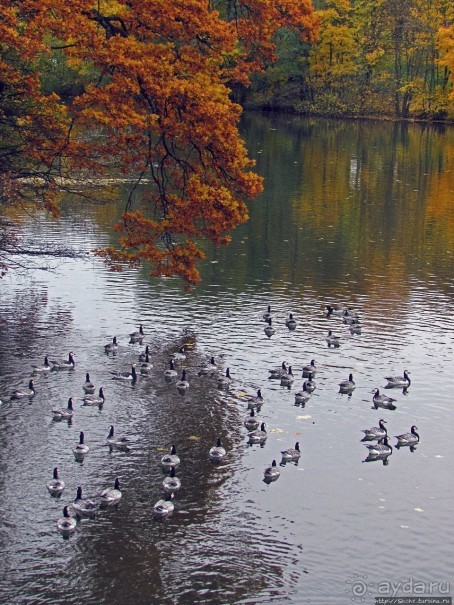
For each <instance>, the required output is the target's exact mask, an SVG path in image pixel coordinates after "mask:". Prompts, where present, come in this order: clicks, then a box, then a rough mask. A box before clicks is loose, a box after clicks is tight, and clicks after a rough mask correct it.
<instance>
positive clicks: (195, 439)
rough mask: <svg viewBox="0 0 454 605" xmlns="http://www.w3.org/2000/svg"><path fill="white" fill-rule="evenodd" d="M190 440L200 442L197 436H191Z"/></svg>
mask: <svg viewBox="0 0 454 605" xmlns="http://www.w3.org/2000/svg"><path fill="white" fill-rule="evenodd" d="M188 439H189V441H200V437H197V435H191V436H190V437H188Z"/></svg>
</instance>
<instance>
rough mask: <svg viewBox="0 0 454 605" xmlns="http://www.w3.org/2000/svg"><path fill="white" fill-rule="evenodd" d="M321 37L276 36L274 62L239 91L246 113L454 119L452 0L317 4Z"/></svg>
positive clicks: (348, 0)
mask: <svg viewBox="0 0 454 605" xmlns="http://www.w3.org/2000/svg"><path fill="white" fill-rule="evenodd" d="M314 4H315V8H316V13H315V14H316V15H317V16H318V18H319V19H320V27H319V33H318V39H317V41H316V42H314V43H307V42H302V41H301V39H300V38H299V37H298V35H297V34H295V32H291V31H289V30H281V31H279V32H278V33H277V35H276V42H277V55H278V61H277V62H276V63H274V64H270V65H269V67H268V68H267V69H266V71H265V72H264V73H262V74H260V75H257V76H255V77H254V79H253V83H252V86H251V87H250V88H247V89H241V90H240V89H237V90H236V93H237V100H239V101H240V102H241V103H242V104H244V105H245V106H249V107H260V108H265V109H287V110H292V111H295V112H298V113H301V114H310V115H321V116H339V117H341V116H354V117H360V116H381V117H385V116H388V117H392V118H403V119H405V118H410V119H411V118H413V119H424V120H453V119H454V93H453V81H452V74H453V71H454V26H453V20H454V3H453V2H452V0H324V1H323V0H319V1H315V2H314Z"/></svg>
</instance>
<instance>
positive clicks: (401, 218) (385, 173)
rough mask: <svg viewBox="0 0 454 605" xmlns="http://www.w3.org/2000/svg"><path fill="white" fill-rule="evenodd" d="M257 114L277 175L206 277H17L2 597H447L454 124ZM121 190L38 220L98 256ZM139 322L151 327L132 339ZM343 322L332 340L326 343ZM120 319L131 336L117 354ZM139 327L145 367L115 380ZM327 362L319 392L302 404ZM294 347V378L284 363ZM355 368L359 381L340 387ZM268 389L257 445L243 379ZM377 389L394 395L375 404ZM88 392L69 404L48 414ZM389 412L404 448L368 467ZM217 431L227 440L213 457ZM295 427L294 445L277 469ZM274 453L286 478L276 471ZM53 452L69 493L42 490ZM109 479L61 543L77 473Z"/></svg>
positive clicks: (7, 299)
mask: <svg viewBox="0 0 454 605" xmlns="http://www.w3.org/2000/svg"><path fill="white" fill-rule="evenodd" d="M242 131H243V135H244V137H245V139H246V141H247V144H248V147H249V149H250V155H251V157H253V158H255V159H256V160H257V170H258V171H259V172H260V173H261V174H262V175H264V177H265V183H266V189H265V192H264V193H263V194H262V196H261V197H260V199H258V200H256V201H254V202H253V203H251V204H250V214H251V219H250V221H249V222H248V223H247V224H245V225H243V226H241V227H240V228H239V229H237V230H236V231H235V232H234V234H233V242H232V244H231V245H230V246H229V247H227V248H223V249H220V250H215V251H213V250H211V249H210V248H208V247H207V259H206V260H205V261H204V263H203V266H202V280H203V281H202V284H201V285H200V286H199V287H197V288H196V289H194V290H193V291H192V292H189V293H187V292H185V291H184V290H183V288H182V287H181V284H180V283H179V282H178V280H174V279H165V280H161V281H157V280H154V279H150V278H149V277H148V275H147V273H146V270H144V269H142V270H140V271H139V272H134V271H125V272H123V273H122V274H116V273H112V272H109V271H108V269H106V268H105V267H104V265H103V264H102V261H100V260H99V259H96V258H93V257H91V256H89V255H87V256H85V257H80V258H74V259H68V260H65V261H63V262H58V263H57V262H55V261H53V260H51V259H48V264H49V266H50V268H51V269H52V270H48V271H40V270H38V269H36V270H33V271H31V272H28V273H25V274H17V273H13V272H11V273H10V274H8V275H7V276H6V277H5V278H4V279H3V280H2V281H1V282H0V289H1V303H0V324H1V325H0V329H1V339H0V371H1V377H0V399H1V400H2V404H1V405H0V427H1V430H0V516H1V533H0V552H1V555H2V556H1V559H0V602H1V603H5V604H6V603H7V604H8V605H10V604H18V603H21V604H22V603H30V604H33V605H35V604H41V603H51V604H57V603H58V604H60V603H62V604H65V605H66V604H76V603H82V602H83V603H86V604H87V605H89V604H93V605H94V604H96V605H99V604H100V603H112V604H115V605H116V604H121V605H123V604H129V603H134V604H135V605H154V604H159V605H174V604H178V605H189V604H194V603H207V604H210V605H211V604H212V605H223V604H242V605H243V604H244V605H246V604H248V605H252V604H268V603H277V604H282V603H290V604H295V605H299V604H315V605H329V604H333V605H345V604H346V603H350V602H363V603H370V604H373V603H374V602H375V597H377V596H399V597H400V596H408V595H409V594H412V593H414V594H418V595H419V596H420V595H422V594H425V595H430V596H440V595H441V596H447V595H452V594H453V592H454V590H453V588H452V587H453V586H454V574H453V564H452V544H453V541H454V527H453V522H452V518H453V516H452V502H453V492H454V489H453V482H452V477H453V476H454V474H453V471H454V458H453V456H454V440H453V428H454V419H453V414H452V406H453V399H452V396H453V392H454V372H453V369H454V364H453V361H454V354H453V335H454V330H453V328H454V325H453V300H454V298H453V295H454V291H453V287H454V263H453V253H454V177H453V175H454V153H453V150H454V129H452V128H446V129H444V128H441V127H439V128H437V127H433V126H421V125H412V124H406V125H398V124H391V123H382V122H377V123H374V122H371V123H366V122H343V121H323V120H314V121H307V120H302V119H298V118H293V117H289V116H274V115H253V114H251V115H247V116H245V118H244V120H243V123H242ZM100 197H101V196H100ZM121 198H122V191H119V192H117V194H116V195H113V196H112V197H111V198H110V199H104V200H102V199H100V201H99V203H98V204H94V205H89V204H84V203H81V202H75V201H73V200H72V201H71V202H70V203H69V202H68V204H66V205H64V207H63V213H62V217H61V218H60V219H59V220H57V221H51V220H49V219H48V218H46V217H45V216H39V217H37V218H36V220H32V219H31V218H27V217H26V216H23V217H22V218H21V224H20V233H21V237H22V238H23V240H24V241H26V242H27V243H28V244H30V245H33V243H34V242H36V241H40V242H49V243H52V242H55V241H58V242H60V243H62V244H64V245H65V246H68V247H71V248H74V249H75V250H79V251H85V252H88V251H90V250H92V249H93V248H94V247H96V246H99V245H107V244H109V243H110V242H111V241H113V237H114V236H113V234H112V232H111V229H110V225H111V224H112V222H113V221H114V220H115V218H116V217H117V216H118V214H119V212H120V209H121ZM46 262H47V261H46ZM39 263H41V260H40V261H39ZM327 304H332V305H338V306H339V307H348V308H351V309H353V310H354V311H356V312H357V313H358V314H359V316H360V318H361V334H352V333H351V332H350V329H349V326H348V325H346V324H344V323H343V321H342V319H341V318H340V317H338V316H332V317H329V318H327V317H325V315H324V309H325V305H327ZM268 305H270V306H271V313H272V316H273V327H274V328H275V334H274V335H272V336H271V337H270V338H269V337H267V336H266V334H265V332H264V328H265V326H266V324H265V322H264V321H263V314H264V313H265V312H266V311H267V307H268ZM289 313H292V314H293V315H294V318H295V319H296V322H297V325H296V328H295V329H294V330H289V329H288V328H287V327H286V325H285V320H286V319H287V316H288V314H289ZM139 324H143V326H144V331H145V337H144V340H143V342H142V344H140V343H136V344H129V338H128V334H129V333H130V332H133V331H135V330H137V328H138V326H139ZM330 329H331V330H332V331H333V333H334V334H335V335H338V336H340V338H341V340H340V346H339V347H338V348H337V347H328V346H327V341H326V336H327V333H328V330H330ZM113 336H117V338H118V342H119V348H118V351H117V353H116V355H114V356H113V355H109V356H107V355H106V354H105V352H104V345H105V344H106V343H107V342H109V341H111V340H112V337H113ZM184 343H191V345H192V347H191V350H190V351H188V352H187V357H186V360H184V361H183V362H180V365H178V371H179V372H180V371H181V369H182V368H183V367H185V368H186V369H187V378H188V380H189V383H190V387H189V389H188V390H187V391H186V392H184V393H183V394H180V393H179V392H178V391H177V389H176V386H175V380H174V381H171V382H168V381H166V380H165V379H164V370H165V369H166V368H167V367H168V360H169V355H170V354H171V353H173V352H176V351H178V350H179V348H180V347H181V346H182V345H183V344H184ZM146 344H149V346H150V351H151V354H150V356H151V361H152V363H153V366H154V367H153V369H152V370H151V372H150V374H149V375H148V376H147V377H142V376H139V379H138V380H137V382H136V383H135V384H130V383H129V382H127V383H123V382H122V381H117V380H114V379H112V374H111V372H115V371H119V370H120V371H128V370H130V368H131V364H132V363H136V362H138V355H139V353H141V352H142V351H143V350H144V348H145V345H146ZM69 351H73V352H74V354H75V359H76V366H75V369H74V370H72V371H65V370H62V371H57V372H49V373H46V374H39V375H37V376H36V377H35V384H36V395H35V396H34V397H33V398H31V399H28V398H23V399H18V400H10V395H11V393H12V392H13V391H14V390H15V389H16V388H18V387H23V386H26V385H27V384H28V381H29V378H30V375H31V366H32V364H42V363H43V360H44V356H45V355H49V358H52V359H55V358H65V357H67V355H68V353H69ZM211 356H214V358H215V361H216V363H217V364H218V366H219V368H220V372H221V374H223V373H224V372H225V370H226V368H229V369H230V373H231V377H232V383H231V386H230V390H229V391H220V390H218V388H217V379H216V378H215V377H213V376H210V375H208V376H199V375H198V367H199V365H200V364H201V363H202V362H203V361H207V360H209V359H210V357H211ZM311 359H315V361H316V365H317V373H316V376H315V381H316V385H317V388H316V390H315V391H314V393H313V394H312V396H311V398H310V400H309V401H308V402H307V404H306V405H305V407H301V406H296V405H295V393H296V392H297V391H299V390H300V389H301V387H302V383H303V379H302V378H301V369H302V367H303V366H304V365H306V364H308V363H309V362H310V361H311ZM283 361H286V362H287V364H289V365H291V366H292V368H293V371H294V374H295V381H294V383H293V385H292V387H291V388H287V387H282V386H280V383H279V381H277V382H276V381H272V380H269V379H268V370H269V368H271V367H275V366H278V365H280V364H281V363H282V362H283ZM404 369H407V370H409V371H410V372H411V385H410V387H409V388H408V389H407V390H406V391H405V390H404V389H392V390H391V389H386V390H385V389H384V387H385V385H386V382H387V381H386V380H385V379H384V377H385V376H388V375H401V374H402V373H403V371H404ZM86 372H89V373H90V378H91V379H92V380H93V382H94V383H95V384H96V387H97V388H98V387H101V386H102V387H104V391H105V395H106V400H105V403H104V405H103V406H102V407H101V408H98V407H97V406H95V407H86V406H82V405H81V400H80V399H81V398H82V396H83V390H82V385H83V383H84V382H85V373H86ZM349 373H352V374H353V377H354V381H355V383H356V389H355V390H354V391H353V392H352V393H351V394H350V395H348V394H347V395H346V394H341V393H339V386H338V385H339V382H340V381H341V380H343V379H346V378H347V377H348V375H349ZM259 388H260V389H261V390H262V394H263V398H264V404H263V407H262V409H261V410H260V412H258V414H257V415H258V417H259V419H260V421H263V422H265V423H266V430H267V434H268V438H267V440H266V442H265V444H264V445H262V446H261V445H249V443H248V439H247V430H246V428H245V427H244V425H243V421H244V418H245V416H246V414H247V413H248V412H247V403H246V401H245V394H250V395H253V394H255V392H256V390H257V389H259ZM374 388H379V389H380V392H381V393H386V394H388V395H390V396H392V397H394V398H395V399H396V402H395V407H396V409H395V410H389V409H381V408H379V409H376V408H375V407H374V405H373V403H372V397H373V394H372V390H373V389H374ZM71 396H72V397H73V398H74V401H75V405H74V407H75V413H74V417H73V420H72V422H71V423H68V422H66V421H63V422H56V421H53V420H52V414H51V410H52V408H54V407H56V406H58V407H60V406H63V407H64V406H65V405H66V402H67V401H68V398H69V397H71ZM380 418H383V419H385V420H386V422H387V428H388V433H389V435H390V436H392V438H391V439H390V443H391V445H392V446H393V451H392V454H391V455H390V456H388V457H387V458H385V459H383V460H381V459H378V460H373V461H368V462H365V460H366V458H367V448H366V447H365V444H364V443H362V442H361V438H362V437H363V433H362V430H363V429H366V428H369V427H372V426H377V423H378V421H379V419H380ZM110 425H114V426H115V431H116V433H117V434H119V435H121V434H126V435H128V436H129V437H130V440H131V443H130V449H129V451H118V450H117V451H110V449H109V447H107V446H106V444H105V440H106V437H107V434H108V432H109V427H110ZM412 425H416V426H417V427H418V429H419V430H418V432H419V434H420V443H419V444H418V446H417V447H416V448H414V450H413V451H411V449H410V448H408V447H403V448H400V449H396V448H395V447H394V446H395V444H396V439H395V437H394V435H398V434H400V433H405V432H408V431H409V430H410V427H411V426H412ZM80 431H84V433H85V440H86V443H87V444H88V445H89V447H90V451H89V453H88V455H87V456H86V458H85V459H84V461H83V462H82V463H81V462H77V461H76V460H75V458H74V455H73V453H72V448H73V446H74V444H75V443H76V442H77V441H78V437H79V432H80ZM218 436H219V437H221V439H222V443H223V445H224V446H225V448H226V449H227V456H226V457H225V458H224V459H223V461H222V462H221V464H219V465H214V464H212V463H211V462H210V460H209V457H208V451H209V449H210V447H212V446H213V445H214V443H215V441H216V438H217V437H218ZM297 441H298V442H299V443H300V445H301V451H302V456H301V458H300V460H299V462H298V463H297V464H296V463H287V464H286V465H282V466H280V465H279V463H280V462H281V450H284V449H286V448H289V447H293V446H294V445H295V442H297ZM172 444H175V446H176V449H177V453H178V454H179V456H180V458H181V464H180V465H179V467H178V470H177V476H178V477H179V478H180V479H181V482H182V488H181V490H180V491H179V492H178V494H177V495H176V497H175V499H174V504H175V510H174V512H173V514H172V515H171V516H170V517H168V518H167V519H164V520H157V519H155V518H154V517H153V505H154V504H155V503H156V502H157V501H158V500H159V499H160V498H161V497H162V496H163V491H162V488H161V482H162V480H163V478H164V476H165V475H164V474H163V471H162V468H161V464H160V460H161V457H162V456H163V455H164V454H165V453H167V452H168V451H169V450H170V447H171V446H172ZM273 459H275V460H276V461H277V463H278V468H279V470H280V472H281V474H280V477H279V479H278V480H277V481H275V482H273V483H269V484H268V483H265V482H264V468H265V466H267V465H268V464H270V463H271V462H272V460H273ZM55 466H58V468H59V471H60V476H61V478H62V479H63V480H64V481H65V483H66V488H65V491H64V492H63V494H62V496H61V498H60V499H55V498H52V497H51V496H50V495H49V494H48V492H47V490H46V482H47V481H48V480H50V479H51V477H52V470H53V468H54V467H55ZM116 477H118V478H119V479H120V483H121V489H122V494H123V495H122V499H121V501H120V503H119V505H118V506H117V507H113V508H109V509H107V510H101V511H99V513H98V514H97V515H96V516H95V518H87V519H82V520H81V521H80V522H79V523H78V526H77V529H76V531H75V533H74V534H73V535H72V536H71V537H70V538H69V539H64V538H63V537H62V536H61V535H60V533H59V532H58V530H57V528H56V522H57V519H58V518H59V517H60V516H61V515H62V510H63V506H64V505H65V504H70V503H71V502H72V501H73V499H74V498H75V496H76V490H77V487H78V486H79V485H80V486H82V487H83V493H84V495H86V496H87V497H92V496H95V495H96V494H99V492H100V491H101V490H102V489H104V488H106V487H110V486H113V482H114V480H115V478H116Z"/></svg>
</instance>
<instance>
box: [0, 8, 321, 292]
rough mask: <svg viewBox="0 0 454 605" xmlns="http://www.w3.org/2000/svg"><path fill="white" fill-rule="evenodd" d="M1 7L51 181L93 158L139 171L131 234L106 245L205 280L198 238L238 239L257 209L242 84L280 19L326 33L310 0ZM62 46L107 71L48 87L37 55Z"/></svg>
mask: <svg viewBox="0 0 454 605" xmlns="http://www.w3.org/2000/svg"><path fill="white" fill-rule="evenodd" d="M0 10H1V14H0V17H3V20H0V23H1V24H0V33H1V34H2V36H1V39H2V40H4V41H5V42H4V43H2V46H1V49H2V52H1V64H0V67H2V72H3V73H6V74H7V76H8V77H9V78H10V82H9V83H8V85H9V87H10V89H11V90H13V89H14V90H17V91H20V93H21V95H22V97H23V98H24V99H25V102H24V106H27V109H26V110H24V112H23V115H19V116H18V117H17V118H16V122H15V128H16V132H17V135H18V138H21V137H22V140H23V141H24V144H25V145H26V146H24V147H23V156H24V160H26V161H27V162H31V163H32V165H33V168H34V170H36V171H37V172H40V173H41V174H43V175H44V176H45V182H46V184H47V185H48V189H49V190H52V191H54V190H55V183H56V182H58V178H59V177H62V176H64V175H65V174H66V175H67V174H69V175H71V174H77V173H78V172H79V173H80V171H81V170H83V171H84V174H86V173H88V174H89V175H90V176H92V175H98V174H100V173H102V172H103V171H104V170H105V169H107V168H105V167H109V166H110V167H112V165H113V166H116V168H117V170H119V171H120V172H122V173H124V174H128V175H131V174H133V175H136V177H137V183H140V188H138V189H137V191H139V190H140V192H141V193H140V195H139V194H137V193H136V194H135V196H134V206H132V199H133V198H132V197H131V198H130V199H129V200H125V202H126V201H127V205H126V212H125V213H124V215H123V217H122V221H121V223H120V224H119V225H117V227H116V229H117V230H118V231H119V232H120V235H121V237H120V245H121V247H120V248H119V249H114V248H108V249H107V250H103V251H100V254H101V255H102V256H104V257H105V258H106V260H107V261H108V262H110V263H111V264H112V266H114V267H116V268H119V267H120V266H121V264H122V263H128V264H130V265H137V264H138V263H140V262H142V261H147V262H148V263H149V265H150V267H151V272H152V273H153V274H155V275H179V276H180V277H182V278H183V280H185V282H186V283H187V284H189V285H193V284H196V283H197V282H198V280H199V273H198V270H197V266H196V265H197V261H199V260H200V259H201V258H202V257H203V253H202V251H201V249H200V245H199V244H198V241H199V240H200V239H201V238H204V239H208V240H210V241H212V242H213V243H215V244H221V243H225V242H226V241H228V237H229V232H230V231H231V230H232V229H233V228H234V227H235V226H236V225H238V224H241V223H242V222H244V221H246V220H247V218H248V212H247V207H246V204H245V200H247V199H251V198H253V197H254V196H256V195H257V194H258V193H259V192H260V190H261V188H262V181H261V178H260V177H259V176H258V175H257V174H255V173H254V172H253V170H252V169H253V162H252V161H251V160H250V159H249V158H248V156H247V151H246V149H245V146H244V144H243V141H242V140H241V138H240V136H239V133H238V120H239V117H240V108H239V107H238V106H237V105H236V104H234V103H233V102H232V101H231V99H230V96H229V95H230V88H229V87H230V86H231V85H232V83H234V82H243V83H246V82H247V81H248V78H249V76H250V75H251V74H252V73H253V72H256V71H260V70H261V69H262V68H263V67H264V64H265V62H267V61H269V60H271V59H272V57H273V51H274V45H273V36H274V33H275V32H276V30H277V29H279V28H280V27H282V26H287V27H293V28H296V29H297V30H298V31H299V32H300V33H301V35H302V36H303V37H305V38H306V39H308V40H310V39H312V38H313V36H314V32H315V30H316V25H317V23H316V20H315V18H314V15H313V9H312V6H311V3H310V2H309V1H307V0H280V1H279V2H276V1H275V0H274V1H273V0H236V1H232V0H218V1H215V0H213V1H212V2H209V1H207V0H172V2H168V1H163V0H127V1H126V0H112V1H110V0H104V1H103V0H101V1H98V2H92V1H88V0H65V1H63V0H40V1H39V2H38V0H35V1H32V0H23V1H16V2H14V3H13V6H11V3H10V2H6V1H5V0H1V8H0ZM19 33H20V36H19ZM7 45H9V46H10V47H11V48H13V53H12V54H11V52H8V49H7ZM49 53H64V55H65V57H66V61H67V64H68V65H69V66H70V67H71V68H72V69H74V70H76V71H80V72H83V71H84V70H85V69H86V66H87V65H90V66H91V67H92V69H93V72H94V73H95V74H96V78H93V80H92V81H91V82H89V83H86V84H85V85H84V88H83V91H82V92H81V93H80V94H78V95H77V96H76V97H75V98H74V99H71V103H64V102H63V101H62V100H61V99H59V98H58V97H56V95H51V94H49V95H43V94H42V93H41V91H40V77H39V73H38V71H36V70H37V62H38V59H39V57H40V56H41V55H43V54H49ZM8 70H9V71H8ZM26 72H27V73H29V74H30V78H31V79H30V81H29V82H28V81H27V78H26V77H24V76H25V73H26ZM91 132H96V133H98V134H102V136H97V137H90V136H87V133H91ZM26 147H28V148H29V150H27V149H26ZM38 168H39V170H38Z"/></svg>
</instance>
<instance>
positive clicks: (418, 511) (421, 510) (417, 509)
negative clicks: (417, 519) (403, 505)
mask: <svg viewBox="0 0 454 605" xmlns="http://www.w3.org/2000/svg"><path fill="white" fill-rule="evenodd" d="M415 511H416V512H417V513H423V512H424V509H423V508H415Z"/></svg>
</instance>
